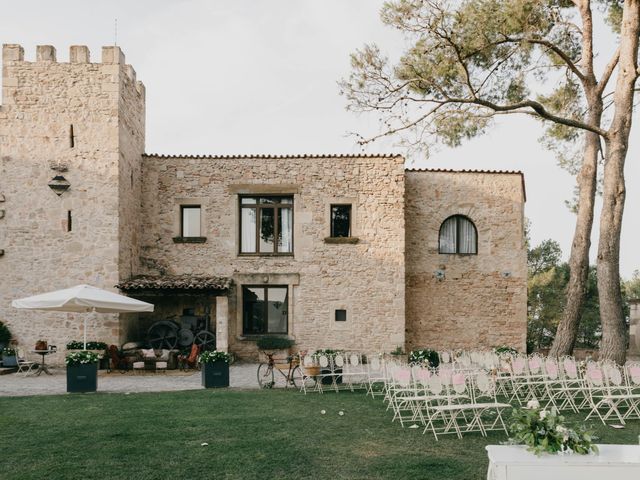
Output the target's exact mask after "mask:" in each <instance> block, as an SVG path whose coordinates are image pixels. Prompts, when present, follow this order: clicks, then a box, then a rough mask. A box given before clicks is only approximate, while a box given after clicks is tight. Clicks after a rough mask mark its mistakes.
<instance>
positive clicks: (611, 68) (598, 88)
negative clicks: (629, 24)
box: [596, 47, 620, 96]
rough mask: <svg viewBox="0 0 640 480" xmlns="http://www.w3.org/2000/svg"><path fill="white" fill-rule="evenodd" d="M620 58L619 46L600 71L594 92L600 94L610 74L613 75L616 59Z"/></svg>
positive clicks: (616, 63) (605, 86)
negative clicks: (600, 75)
mask: <svg viewBox="0 0 640 480" xmlns="http://www.w3.org/2000/svg"><path fill="white" fill-rule="evenodd" d="M619 59H620V47H618V48H617V49H616V52H615V53H614V54H613V57H611V60H609V63H607V66H606V67H605V69H604V72H603V73H602V77H600V81H599V82H598V84H597V86H596V93H597V95H598V96H600V95H602V92H604V89H605V88H607V83H609V79H611V75H613V71H614V70H615V69H616V65H618V60H619Z"/></svg>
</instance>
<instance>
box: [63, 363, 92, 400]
mask: <svg viewBox="0 0 640 480" xmlns="http://www.w3.org/2000/svg"><path fill="white" fill-rule="evenodd" d="M97 389H98V364H97V363H86V364H84V365H69V366H67V392H69V393H85V392H95V391H96V390H97Z"/></svg>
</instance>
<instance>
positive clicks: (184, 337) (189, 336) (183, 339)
mask: <svg viewBox="0 0 640 480" xmlns="http://www.w3.org/2000/svg"><path fill="white" fill-rule="evenodd" d="M193 339H194V335H193V332H192V331H191V330H189V329H188V328H181V329H180V330H178V344H179V345H180V346H181V347H188V346H189V345H191V344H192V343H193Z"/></svg>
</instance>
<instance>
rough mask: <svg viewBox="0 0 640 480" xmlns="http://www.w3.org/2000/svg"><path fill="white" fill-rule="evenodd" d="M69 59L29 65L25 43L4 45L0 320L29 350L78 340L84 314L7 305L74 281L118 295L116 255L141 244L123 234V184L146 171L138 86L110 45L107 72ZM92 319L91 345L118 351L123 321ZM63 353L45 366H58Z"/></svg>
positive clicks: (121, 261) (83, 59)
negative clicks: (57, 183) (42, 343)
mask: <svg viewBox="0 0 640 480" xmlns="http://www.w3.org/2000/svg"><path fill="white" fill-rule="evenodd" d="M69 60H70V61H69V63H62V62H58V61H57V59H56V51H55V49H54V48H53V47H51V46H39V47H38V50H37V55H36V61H25V59H24V52H23V49H22V48H21V47H20V46H18V45H5V46H4V47H3V68H2V77H3V79H2V80H3V89H2V90H3V92H2V93H3V96H2V107H1V108H0V162H1V163H0V196H1V197H4V200H5V201H4V202H2V207H0V208H2V210H4V211H5V212H6V213H5V215H4V218H2V219H0V249H3V250H4V255H3V256H2V257H0V271H2V275H1V276H0V319H2V320H3V321H6V322H7V323H8V325H9V328H10V329H11V331H12V333H13V335H14V336H15V337H16V338H17V339H18V341H19V342H20V344H21V346H23V347H24V348H25V349H30V348H32V347H33V345H34V344H35V342H36V340H38V339H40V338H42V339H46V340H48V341H49V343H50V344H56V345H58V346H59V347H61V346H64V344H65V343H66V342H67V341H68V340H71V339H81V338H82V321H83V319H84V316H83V315H73V314H64V313H48V312H37V311H25V310H16V309H14V308H12V307H11V300H13V299H15V298H19V297H23V296H27V295H33V294H37V293H42V292H44V291H48V290H52V289H57V288H65V287H69V286H72V285H75V284H79V283H89V284H92V285H95V286H98V287H102V288H107V289H111V290H113V286H114V285H115V284H116V283H117V282H118V280H119V279H120V271H121V269H125V270H126V274H128V273H129V272H130V268H131V267H129V266H128V265H131V264H132V263H134V262H133V261H132V260H131V259H129V258H126V255H125V254H123V252H122V251H121V249H120V248H119V246H120V245H124V246H125V247H126V248H125V249H124V250H125V253H126V251H127V249H130V245H135V239H134V237H133V234H132V235H131V236H130V237H127V234H126V233H124V232H125V231H127V230H131V231H133V228H131V227H132V222H135V221H136V220H137V217H136V216H134V215H131V216H129V212H130V211H133V210H135V207H132V205H135V203H136V202H135V199H134V196H135V193H133V190H132V193H131V194H127V193H123V192H126V188H125V186H124V185H123V184H122V176H123V175H125V174H126V173H128V171H129V170H132V171H134V180H135V172H136V171H137V172H139V163H140V156H139V153H140V152H142V149H143V148H144V120H143V119H142V118H139V117H140V116H141V115H143V112H144V107H143V104H144V95H143V88H142V85H141V84H140V83H136V82H135V79H134V78H133V77H132V75H134V74H133V70H132V69H131V68H130V67H128V66H126V65H125V64H124V56H123V55H122V54H121V52H120V49H119V48H118V47H105V48H104V49H103V51H102V62H101V63H90V61H89V50H88V49H87V48H86V47H82V46H75V47H71V49H70V57H69ZM125 103H126V104H127V105H130V107H129V113H127V109H125V108H123V104H125ZM72 126H73V127H72ZM72 129H73V139H72V138H71V137H72V134H71V131H72ZM123 132H124V133H123ZM129 132H130V135H129ZM133 137H135V138H133ZM136 152H138V153H137V158H136ZM136 163H137V164H138V166H135V165H136ZM57 175H60V176H63V177H64V178H65V180H66V181H68V182H69V184H70V187H69V189H68V190H67V191H66V192H64V193H62V194H61V195H60V196H58V195H57V194H56V193H55V192H54V191H53V190H52V189H51V188H50V187H49V186H48V183H49V182H50V181H51V180H52V178H53V177H54V176H57ZM137 176H138V181H139V173H138V175H137ZM126 181H127V182H129V181H130V178H129V176H128V175H127V178H126ZM123 197H125V198H124V202H121V198H123ZM138 198H139V197H138ZM68 212H70V217H71V226H70V225H69V223H68V219H69V213H68ZM121 212H122V213H123V214H124V216H123V215H121ZM122 218H125V223H121V219H122ZM127 221H128V222H129V224H127V223H126V222H127ZM69 227H71V229H70V231H69ZM121 234H123V235H124V236H125V237H126V238H125V241H124V242H123V243H120V242H119V237H120V235H121ZM131 251H132V252H133V254H131V253H129V254H128V256H129V257H135V256H136V254H135V248H134V249H131ZM88 318H89V325H88V332H89V334H88V339H90V340H101V341H105V342H113V343H118V342H119V340H120V337H121V331H120V324H119V320H118V317H117V316H116V315H93V314H89V315H88ZM59 350H60V351H61V352H60V353H59V354H58V355H57V356H54V358H51V359H50V361H52V362H54V363H60V361H61V359H62V355H63V353H64V348H60V349H59Z"/></svg>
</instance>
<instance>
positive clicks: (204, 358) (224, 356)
mask: <svg viewBox="0 0 640 480" xmlns="http://www.w3.org/2000/svg"><path fill="white" fill-rule="evenodd" d="M198 360H199V361H200V363H213V362H217V361H223V362H227V363H229V362H230V360H231V355H229V354H228V353H226V352H220V351H218V350H213V351H211V352H202V353H201V354H200V356H199V357H198Z"/></svg>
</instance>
